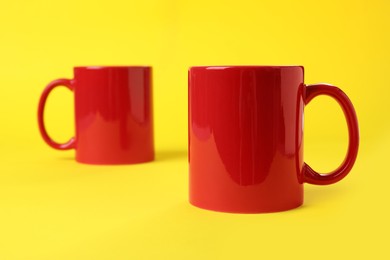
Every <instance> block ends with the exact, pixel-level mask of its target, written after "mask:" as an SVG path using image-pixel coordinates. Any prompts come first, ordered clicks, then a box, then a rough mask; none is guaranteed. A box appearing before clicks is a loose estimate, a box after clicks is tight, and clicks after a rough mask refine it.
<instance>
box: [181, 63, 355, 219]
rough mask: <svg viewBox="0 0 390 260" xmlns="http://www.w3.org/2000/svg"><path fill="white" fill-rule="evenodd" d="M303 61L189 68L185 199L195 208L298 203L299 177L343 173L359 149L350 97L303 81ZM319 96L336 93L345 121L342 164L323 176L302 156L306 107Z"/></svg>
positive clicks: (334, 177) (260, 208)
mask: <svg viewBox="0 0 390 260" xmlns="http://www.w3.org/2000/svg"><path fill="white" fill-rule="evenodd" d="M303 76H304V68H303V67H302V66H226V67H192V68H190V69H189V79H188V83H189V89H188V93H189V125H188V128H189V174H190V176H189V185H190V191H189V198H190V202H191V203H192V204H193V205H195V206H198V207H201V208H204V209H210V210H215V211H223V212H236V213H260V212H275V211H283V210H288V209H292V208H295V207H298V206H300V205H301V204H302V203H303V183H311V184H318V185H325V184H331V183H335V182H337V181H339V180H341V179H342V178H344V177H345V176H346V175H347V174H348V173H349V171H350V170H351V168H352V166H353V164H354V162H355V160H356V157H357V152H358V146H359V129H358V122H357V118H356V114H355V110H354V108H353V105H352V103H351V102H350V100H349V99H348V97H347V96H346V95H345V94H344V93H343V92H342V91H341V90H340V89H339V88H337V87H334V86H330V85H327V84H316V85H305V84H304V81H303ZM318 95H327V96H330V97H332V98H334V99H335V100H336V101H337V102H338V104H339V105H340V106H341V108H342V110H343V112H344V115H345V117H346V120H347V125H348V131H349V146H348V151H347V155H346V157H345V160H344V161H343V162H342V164H341V165H340V166H339V167H338V168H337V169H336V170H334V171H333V172H331V173H329V174H320V173H317V172H316V171H314V170H313V169H312V168H310V166H309V165H307V164H306V163H304V161H303V110H304V107H305V105H306V104H307V103H309V102H310V101H311V100H312V99H313V98H314V97H316V96H318Z"/></svg>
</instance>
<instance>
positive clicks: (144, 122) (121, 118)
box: [38, 66, 154, 164]
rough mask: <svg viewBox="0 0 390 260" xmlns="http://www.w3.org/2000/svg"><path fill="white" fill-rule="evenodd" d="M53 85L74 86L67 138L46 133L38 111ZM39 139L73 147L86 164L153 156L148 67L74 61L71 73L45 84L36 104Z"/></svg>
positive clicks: (60, 147)
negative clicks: (71, 123) (60, 139)
mask: <svg viewBox="0 0 390 260" xmlns="http://www.w3.org/2000/svg"><path fill="white" fill-rule="evenodd" d="M58 86H65V87H67V88H68V89H70V90H71V91H73V92H74V97H75V127H76V135H75V137H74V138H71V139H70V140H69V141H68V142H67V143H64V144H60V143H57V142H55V141H54V140H53V139H52V138H50V136H49V135H48V133H47V131H46V129H45V125H44V120H43V114H44V109H45V103H46V100H47V97H48V95H49V93H50V92H51V91H52V90H53V89H54V88H56V87H58ZM38 124H39V130H40V132H41V135H42V137H43V139H44V140H45V141H46V143H47V144H48V145H50V146H51V147H53V148H55V149H58V150H68V149H75V150H76V160H77V161H78V162H81V163H88V164H133V163H141V162H147V161H152V160H153V159H154V147H153V111H152V68H151V67H143V66H114V67H75V68H74V79H57V80H54V81H52V82H51V83H49V85H47V87H46V88H45V89H44V91H43V93H42V95H41V99H40V101H39V107H38Z"/></svg>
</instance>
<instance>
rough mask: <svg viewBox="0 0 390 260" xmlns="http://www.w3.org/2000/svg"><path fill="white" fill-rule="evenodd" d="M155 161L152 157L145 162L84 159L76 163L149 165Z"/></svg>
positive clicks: (77, 160)
mask: <svg viewBox="0 0 390 260" xmlns="http://www.w3.org/2000/svg"><path fill="white" fill-rule="evenodd" d="M154 160H155V158H154V156H153V157H150V158H145V159H143V160H126V161H123V160H118V161H114V160H110V161H106V160H83V159H79V158H76V162H78V163H82V164H90V165H131V164H140V163H148V162H152V161H154Z"/></svg>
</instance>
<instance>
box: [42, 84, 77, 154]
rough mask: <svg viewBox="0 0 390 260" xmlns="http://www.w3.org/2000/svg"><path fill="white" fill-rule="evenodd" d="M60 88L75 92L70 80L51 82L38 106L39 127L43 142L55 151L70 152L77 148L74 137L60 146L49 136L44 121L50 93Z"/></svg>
mask: <svg viewBox="0 0 390 260" xmlns="http://www.w3.org/2000/svg"><path fill="white" fill-rule="evenodd" d="M58 86H65V87H67V88H68V89H69V90H71V91H73V84H72V80H69V79H57V80H53V81H52V82H50V83H49V84H48V85H47V86H46V88H45V89H44V90H43V92H42V95H41V99H40V100H39V105H38V125H39V131H40V132H41V135H42V138H43V140H45V142H46V143H47V144H48V145H49V146H51V147H53V148H54V149H58V150H69V149H73V148H75V139H74V137H72V138H71V139H70V140H69V141H68V142H66V143H64V144H60V143H57V142H55V141H54V140H53V139H51V138H50V136H49V135H48V133H47V131H46V128H45V122H44V119H43V113H44V110H45V104H46V100H47V97H48V96H49V94H50V92H51V91H52V90H53V89H54V88H56V87H58Z"/></svg>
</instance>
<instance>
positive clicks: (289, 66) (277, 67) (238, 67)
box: [189, 65, 303, 70]
mask: <svg viewBox="0 0 390 260" xmlns="http://www.w3.org/2000/svg"><path fill="white" fill-rule="evenodd" d="M234 68H236V69H265V68H270V69H283V68H302V69H303V66H302V65H217V66H214V65H212V66H204V65H201V66H191V67H189V70H192V69H209V70H223V69H234Z"/></svg>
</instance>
